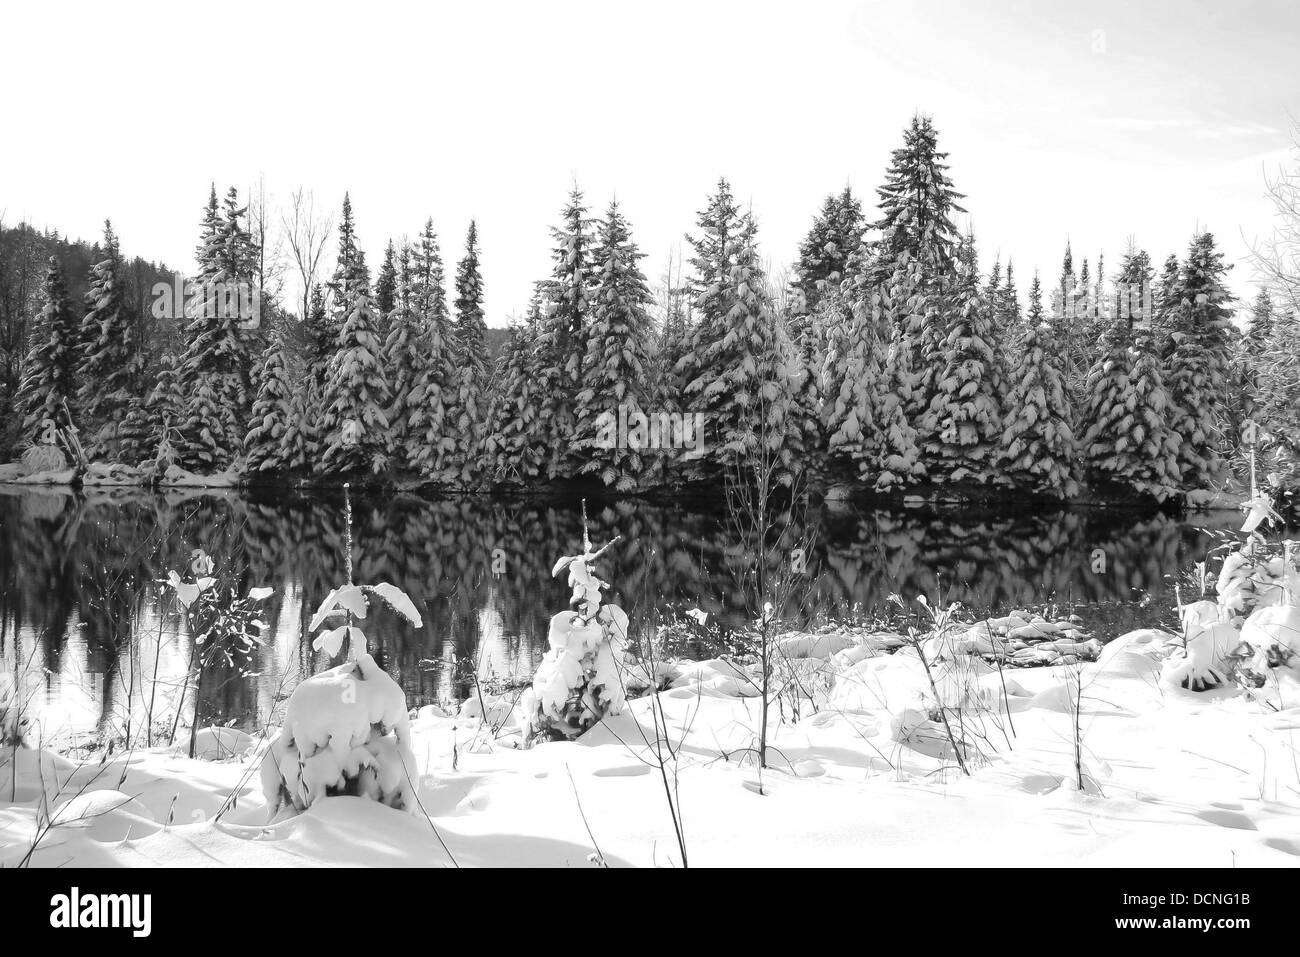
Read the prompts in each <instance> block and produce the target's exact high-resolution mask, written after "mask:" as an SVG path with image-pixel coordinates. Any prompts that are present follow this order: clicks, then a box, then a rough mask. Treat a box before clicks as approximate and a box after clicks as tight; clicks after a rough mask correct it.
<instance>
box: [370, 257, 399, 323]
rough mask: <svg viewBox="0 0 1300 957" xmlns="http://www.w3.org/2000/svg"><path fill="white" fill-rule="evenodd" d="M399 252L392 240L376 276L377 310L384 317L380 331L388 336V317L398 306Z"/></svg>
mask: <svg viewBox="0 0 1300 957" xmlns="http://www.w3.org/2000/svg"><path fill="white" fill-rule="evenodd" d="M397 287H398V278H397V250H396V248H395V247H394V246H393V241H392V240H391V239H390V240H389V241H388V245H387V246H386V247H384V259H383V262H381V263H380V264H379V273H378V275H376V276H375V308H376V309H377V310H378V312H379V315H380V316H382V317H383V323H384V324H383V325H381V326H380V329H379V331H380V332H381V333H382V334H384V335H385V336H386V335H387V326H386V324H387V322H388V316H389V314H390V313H391V312H392V311H393V308H394V307H395V306H396V305H397Z"/></svg>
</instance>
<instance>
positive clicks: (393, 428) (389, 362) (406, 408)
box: [376, 244, 441, 472]
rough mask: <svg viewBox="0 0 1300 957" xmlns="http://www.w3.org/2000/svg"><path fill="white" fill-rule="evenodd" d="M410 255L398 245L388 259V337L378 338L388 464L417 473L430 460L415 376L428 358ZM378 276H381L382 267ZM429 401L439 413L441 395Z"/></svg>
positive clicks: (420, 393)
mask: <svg viewBox="0 0 1300 957" xmlns="http://www.w3.org/2000/svg"><path fill="white" fill-rule="evenodd" d="M390 246H391V244H390ZM411 256H412V253H411V248H410V246H407V245H403V246H402V251H401V253H398V254H396V255H395V257H394V261H393V270H394V271H393V277H392V281H393V289H392V291H391V293H390V294H389V296H388V299H389V312H388V320H387V322H386V323H385V325H386V326H387V328H388V335H387V338H386V340H385V342H384V365H385V369H386V374H387V378H388V383H389V390H390V392H391V395H392V407H391V408H390V409H389V410H388V426H389V433H388V434H389V438H390V439H391V441H392V447H393V466H394V467H395V468H398V469H401V470H403V471H407V472H419V471H422V469H421V465H422V464H424V463H426V462H427V461H428V460H429V458H430V456H429V454H428V452H426V451H425V450H424V448H423V445H424V437H425V436H424V428H423V427H424V425H425V415H426V409H425V401H426V397H425V390H424V389H423V388H422V386H421V382H420V380H421V378H422V377H423V375H424V373H425V365H426V363H428V362H429V361H430V360H431V359H432V358H433V357H432V356H431V355H430V354H429V351H428V341H427V339H426V336H425V319H424V316H422V315H420V314H419V313H418V312H417V304H416V302H415V298H416V297H415V290H414V278H415V276H414V272H413V268H412V263H411ZM380 276H381V278H382V277H383V270H381V271H380ZM376 299H378V296H376ZM376 336H378V333H376ZM434 401H435V403H436V405H437V407H438V411H439V413H441V396H438V397H436V398H435V400H434ZM439 431H441V422H439Z"/></svg>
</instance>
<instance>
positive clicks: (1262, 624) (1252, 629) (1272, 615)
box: [1241, 605, 1300, 678]
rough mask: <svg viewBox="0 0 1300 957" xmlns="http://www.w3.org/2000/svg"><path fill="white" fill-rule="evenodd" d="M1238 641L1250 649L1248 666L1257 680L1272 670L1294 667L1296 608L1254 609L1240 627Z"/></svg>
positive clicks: (1299, 613) (1299, 635)
mask: <svg viewBox="0 0 1300 957" xmlns="http://www.w3.org/2000/svg"><path fill="white" fill-rule="evenodd" d="M1241 641H1242V644H1244V645H1245V646H1246V647H1247V648H1248V649H1249V650H1250V662H1249V666H1248V667H1249V669H1250V671H1251V672H1253V673H1254V675H1255V676H1257V677H1258V678H1263V677H1265V676H1267V674H1268V673H1269V670H1270V669H1273V668H1279V667H1286V666H1291V667H1294V666H1295V664H1296V663H1297V660H1298V658H1300V605H1273V606H1271V607H1268V608H1258V609H1256V610H1255V611H1254V612H1253V613H1252V614H1251V616H1250V617H1249V618H1247V619H1246V621H1245V622H1244V623H1243V624H1242V626H1241Z"/></svg>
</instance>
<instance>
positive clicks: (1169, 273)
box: [1128, 253, 1182, 365]
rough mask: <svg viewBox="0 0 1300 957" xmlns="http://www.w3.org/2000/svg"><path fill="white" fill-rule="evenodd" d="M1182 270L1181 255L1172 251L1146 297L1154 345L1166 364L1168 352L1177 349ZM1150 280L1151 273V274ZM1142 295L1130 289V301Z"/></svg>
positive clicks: (1152, 343)
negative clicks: (1179, 288) (1175, 338)
mask: <svg viewBox="0 0 1300 957" xmlns="http://www.w3.org/2000/svg"><path fill="white" fill-rule="evenodd" d="M1181 273H1182V267H1181V266H1179V264H1178V257H1177V256H1175V255H1174V254H1173V253H1170V254H1169V258H1168V259H1166V260H1165V264H1164V266H1163V267H1162V268H1161V270H1160V278H1158V279H1156V280H1155V283H1154V286H1153V287H1152V292H1151V294H1150V296H1148V297H1146V298H1147V299H1149V300H1150V302H1151V308H1152V315H1151V317H1150V319H1151V345H1152V348H1153V349H1154V350H1155V354H1156V355H1157V356H1158V357H1159V358H1160V360H1161V362H1162V363H1165V364H1166V365H1167V364H1168V361H1169V356H1170V355H1171V354H1172V353H1173V350H1174V325H1175V323H1176V322H1177V316H1178V310H1179V308H1180V306H1181V302H1182V300H1181V298H1180V297H1179V292H1178V282H1179V276H1180V274H1181ZM1149 280H1150V276H1148V281H1149ZM1139 296H1140V292H1139V291H1138V290H1135V289H1130V290H1129V291H1128V297H1129V302H1130V303H1132V302H1133V301H1134V300H1135V299H1138V298H1139ZM1140 301H1145V300H1140ZM1129 311H1130V312H1132V311H1133V310H1132V309H1131V308H1130V310H1129Z"/></svg>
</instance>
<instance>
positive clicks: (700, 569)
mask: <svg viewBox="0 0 1300 957" xmlns="http://www.w3.org/2000/svg"><path fill="white" fill-rule="evenodd" d="M589 513H590V521H591V534H592V538H593V539H595V540H598V541H605V540H608V539H610V538H613V537H614V536H615V535H621V536H622V540H621V541H620V543H619V544H618V545H616V546H615V547H614V548H613V549H611V552H610V553H609V556H608V559H607V562H606V563H605V564H604V565H603V571H604V572H605V573H606V574H604V576H603V577H605V578H607V579H608V580H610V581H612V582H615V583H617V585H616V591H617V592H619V593H620V595H621V596H622V599H623V601H624V603H625V604H626V605H629V606H631V605H635V604H636V603H637V602H638V601H639V600H642V599H641V596H648V598H649V599H650V600H652V601H653V602H654V603H655V604H656V605H657V606H658V607H659V608H660V609H662V610H665V611H667V610H670V609H673V608H677V609H685V608H694V607H699V608H701V609H703V610H705V611H708V612H710V613H711V614H713V615H714V616H715V620H717V621H719V622H721V623H722V624H723V625H724V627H728V626H735V625H736V624H738V623H739V622H740V621H741V620H742V616H741V612H740V609H742V608H743V607H744V603H743V602H742V601H741V598H740V595H739V594H738V593H737V591H736V587H735V583H734V581H733V580H732V576H731V573H730V571H729V566H728V556H729V554H730V549H729V543H728V541H727V539H726V537H725V534H724V525H723V521H722V517H721V510H720V509H716V508H715V509H711V510H709V509H705V510H700V511H692V510H690V509H689V508H687V507H685V506H681V507H672V506H665V505H662V504H650V503H647V502H640V501H618V502H610V503H604V504H598V503H589ZM343 521H344V520H343V504H342V493H341V491H339V492H335V491H331V490H311V491H292V492H286V491H276V492H270V491H253V492H249V493H240V492H203V491H174V492H169V493H166V494H154V493H151V492H144V491H140V490H136V489H130V490H126V489H123V490H90V491H87V492H85V493H82V492H72V491H66V490H22V491H18V490H16V489H13V488H10V489H8V490H6V491H5V492H3V493H2V494H0V649H2V650H3V662H4V665H3V667H4V669H5V670H7V671H9V672H10V673H11V674H15V673H17V674H20V675H21V680H22V682H23V687H24V689H25V690H26V692H27V693H28V695H29V697H30V699H31V707H32V709H33V711H34V712H35V713H38V714H39V715H40V716H41V719H42V726H43V728H44V731H45V734H47V735H51V734H56V733H73V732H75V733H78V734H87V733H91V734H93V733H112V734H115V735H121V734H122V733H123V730H124V728H125V726H126V722H127V720H128V718H129V719H130V721H131V723H132V725H133V726H134V727H136V728H139V727H140V724H141V722H142V720H143V716H144V714H145V706H146V704H147V702H148V701H149V699H150V697H151V696H152V697H153V699H154V701H155V707H154V716H155V719H156V720H155V723H159V721H160V720H161V719H163V718H164V716H166V715H170V714H172V713H173V712H174V709H175V707H176V705H177V704H178V703H179V702H178V701H177V700H176V699H177V698H178V697H179V690H180V686H181V680H182V678H183V672H184V664H185V661H186V660H187V657H188V654H189V647H188V639H187V637H186V636H185V635H184V634H183V629H182V627H181V621H180V618H179V616H178V615H177V614H176V611H175V609H174V608H173V607H172V606H171V604H170V601H171V599H170V597H169V595H168V594H167V593H166V592H165V590H164V589H162V588H161V587H160V586H159V584H158V580H159V579H162V578H164V577H165V576H166V574H167V572H168V571H169V570H170V569H177V570H181V569H184V568H185V567H186V566H187V564H188V562H189V559H190V555H191V553H192V551H193V550H194V549H196V548H201V549H203V550H204V551H205V552H207V554H208V555H210V556H211V557H212V558H213V560H214V562H215V563H216V565H217V567H218V569H220V570H223V571H224V572H225V573H226V574H227V575H229V576H231V577H232V579H233V582H234V584H235V585H236V587H237V588H238V590H239V592H240V593H241V594H243V593H246V591H247V589H248V588H250V587H253V586H256V585H270V586H272V587H274V588H275V594H274V596H273V597H272V598H271V599H270V600H269V601H268V602H267V603H266V612H267V617H266V620H267V622H268V624H269V625H270V629H269V631H268V633H267V635H266V643H265V644H264V646H263V647H262V648H261V649H260V650H259V651H258V652H257V653H256V655H255V657H256V659H257V660H255V661H252V662H248V663H245V666H243V667H241V668H237V669H230V670H229V673H226V674H221V675H213V676H210V678H209V679H205V682H204V691H203V694H204V696H205V697H204V700H202V701H201V702H200V711H201V713H202V714H203V715H204V716H205V719H206V721H207V722H211V723H226V722H232V721H233V722H235V723H238V724H244V725H258V726H260V724H261V722H262V721H264V720H265V719H266V718H267V716H269V715H271V714H272V713H273V711H274V709H275V707H276V705H277V702H278V701H280V700H282V699H283V697H284V696H285V695H287V693H288V691H290V690H292V687H293V685H294V683H295V682H296V681H297V680H298V679H299V677H301V676H302V675H303V674H306V673H309V672H310V671H311V670H313V669H317V668H320V667H324V666H326V665H328V664H329V662H328V661H326V660H324V659H322V658H321V657H320V656H319V655H316V654H314V653H312V652H311V651H310V642H309V641H307V642H304V641H302V638H303V636H304V635H305V632H306V625H307V622H308V620H309V619H310V617H311V613H312V611H313V610H314V609H315V606H316V605H317V604H318V603H319V601H320V600H321V599H322V598H323V597H324V595H325V594H326V592H327V591H328V590H329V588H330V587H332V586H333V585H334V584H336V583H337V582H339V581H342V580H343V578H344V562H343V547H344V545H343V542H344V526H343ZM808 521H810V522H814V523H816V525H817V529H816V535H815V541H816V542H817V543H818V544H817V548H816V551H815V552H814V554H813V555H812V556H810V560H809V561H808V567H809V569H810V572H811V573H813V574H819V575H820V577H819V580H818V582H817V585H816V588H815V590H814V595H815V601H814V607H809V608H804V609H787V612H788V613H790V614H792V615H798V614H801V613H802V614H805V615H816V614H822V615H843V614H846V613H848V612H849V611H850V610H852V609H854V608H858V609H862V610H871V609H874V608H879V607H881V606H882V605H883V604H884V602H885V599H886V597H887V596H888V595H889V594H890V593H891V592H897V593H899V594H901V595H903V596H905V597H910V596H912V595H914V594H919V593H922V592H924V593H925V594H926V595H928V596H930V597H931V599H933V598H934V597H935V595H936V594H937V592H938V590H939V588H940V587H942V592H943V597H944V600H945V601H952V600H961V601H963V602H965V603H967V604H969V605H971V606H973V607H975V608H977V609H979V610H996V609H999V608H1006V607H1008V606H1011V605H1015V604H1020V603H1024V602H1027V601H1041V600H1044V599H1047V598H1050V597H1051V596H1053V595H1055V596H1057V597H1058V598H1060V599H1062V600H1065V601H1070V602H1075V603H1102V604H1103V605H1106V606H1108V607H1111V608H1112V609H1119V613H1118V615H1113V616H1112V617H1114V618H1115V621H1116V622H1118V624H1115V625H1114V627H1121V626H1127V625H1131V624H1133V623H1135V622H1137V621H1139V620H1140V619H1141V617H1142V614H1143V612H1141V611H1139V609H1140V608H1141V607H1142V606H1141V604H1140V601H1141V599H1142V597H1143V595H1144V594H1145V593H1148V592H1149V593H1152V596H1153V597H1154V599H1155V600H1154V601H1152V602H1150V604H1149V605H1148V606H1147V607H1148V608H1150V609H1151V612H1150V615H1155V614H1156V611H1155V610H1156V609H1160V608H1163V607H1164V606H1165V605H1167V604H1168V601H1167V600H1166V599H1165V596H1166V595H1168V594H1169V590H1170V581H1171V580H1170V579H1169V578H1167V577H1166V576H1168V575H1170V574H1173V573H1175V572H1176V571H1177V570H1178V569H1179V568H1180V567H1186V566H1187V565H1189V564H1190V563H1191V562H1194V561H1197V560H1199V559H1201V558H1203V557H1204V555H1205V552H1206V549H1207V548H1208V547H1209V546H1210V545H1211V544H1212V534H1211V533H1212V532H1213V531H1215V530H1226V529H1230V528H1232V527H1233V526H1234V525H1235V524H1237V522H1238V520H1237V519H1236V517H1235V516H1234V515H1232V514H1231V513H1225V514H1217V515H1215V516H1212V517H1206V516H1198V517H1192V518H1190V519H1179V518H1175V517H1171V516H1168V515H1163V514H1158V513H1143V512H1133V511H1127V510H1111V511H1107V510H1086V511H1068V512H1034V511H1030V510H1027V509H1022V510H1020V511H1018V512H1007V511H971V510H968V509H967V510H941V511H921V510H905V511H884V510H869V511H864V510H852V509H848V510H837V511H834V512H827V511H819V510H816V509H814V510H812V511H811V512H810V513H809V518H808ZM354 522H355V527H354V539H355V544H354V556H353V558H354V562H355V566H356V571H355V577H356V579H357V580H359V581H368V582H381V581H389V582H392V583H394V584H396V585H398V586H399V587H401V588H402V589H404V590H405V591H406V592H407V593H408V594H409V595H411V596H412V597H413V598H415V599H416V600H417V601H419V602H420V603H421V606H422V610H423V612H424V619H425V623H424V628H423V629H421V630H419V631H413V630H412V629H411V628H409V627H405V626H402V625H400V624H399V623H398V622H397V621H395V620H392V618H391V615H392V613H391V612H390V611H389V610H388V609H386V608H383V609H376V610H375V612H374V613H373V614H374V620H373V621H370V622H368V623H367V627H366V633H367V635H368V636H369V637H370V640H371V642H372V645H373V651H374V653H375V657H376V659H377V660H378V661H380V662H381V664H383V666H384V667H385V668H387V669H388V671H389V672H390V673H391V674H393V675H394V677H396V678H397V679H398V680H399V681H400V682H401V684H402V686H403V688H404V689H405V690H406V692H407V695H408V700H409V701H410V702H411V704H412V705H415V706H418V705H422V704H428V703H439V702H442V703H448V702H451V701H454V700H457V699H461V698H463V697H465V696H466V695H467V694H468V693H469V680H470V679H469V675H470V674H471V673H472V671H473V669H478V671H479V673H480V675H482V676H486V675H488V674H491V675H493V676H496V677H505V676H512V675H513V676H526V675H528V674H530V673H531V671H532V668H533V665H534V663H535V661H536V660H537V659H538V658H539V657H540V656H541V654H542V652H543V651H544V650H545V636H546V623H547V621H548V620H549V616H550V612H551V611H553V610H554V609H555V608H560V607H564V604H565V602H566V600H567V595H566V594H565V588H564V585H563V583H562V582H560V581H556V580H554V579H552V578H551V574H550V572H551V566H552V564H553V563H554V560H555V558H556V557H557V556H559V555H561V554H563V553H564V550H565V549H569V550H572V548H573V547H574V546H575V545H576V543H577V542H579V541H580V539H581V519H580V517H579V511H578V503H577V501H576V500H575V501H574V502H573V503H572V504H571V505H570V504H567V503H565V504H553V503H552V504H539V503H536V502H525V501H513V500H494V499H488V498H482V497H453V498H445V499H440V500H430V499H426V498H424V497H421V496H417V495H414V494H400V493H398V494H385V495H370V496H367V495H356V496H354ZM646 548H653V549H654V550H655V553H656V556H657V560H656V561H654V562H652V563H650V564H646V563H644V562H642V561H641V560H640V557H639V556H640V555H641V554H642V553H643V549H646ZM1097 549H1100V550H1101V552H1100V554H1103V555H1104V556H1105V561H1106V571H1105V572H1104V573H1097V572H1094V571H1093V570H1092V565H1093V556H1094V553H1095V550H1097ZM155 662H156V664H157V667H156V674H157V677H158V680H157V682H155V681H154V680H153V677H154V675H155ZM246 670H251V671H253V672H254V674H253V675H251V676H246V675H245V674H244V673H243V672H244V671H246Z"/></svg>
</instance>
